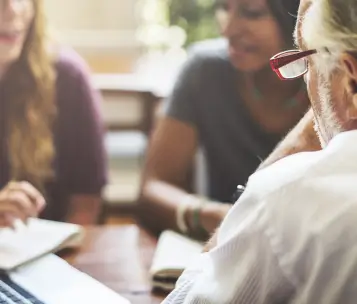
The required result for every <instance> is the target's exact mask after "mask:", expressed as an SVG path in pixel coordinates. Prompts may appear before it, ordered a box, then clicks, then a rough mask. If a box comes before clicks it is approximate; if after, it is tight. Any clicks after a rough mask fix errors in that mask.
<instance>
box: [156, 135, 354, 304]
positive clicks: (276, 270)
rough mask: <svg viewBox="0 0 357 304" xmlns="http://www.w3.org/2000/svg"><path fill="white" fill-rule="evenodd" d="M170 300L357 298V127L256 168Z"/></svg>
mask: <svg viewBox="0 0 357 304" xmlns="http://www.w3.org/2000/svg"><path fill="white" fill-rule="evenodd" d="M217 242H218V245H217V247H216V248H214V249H213V250H211V251H210V252H208V253H204V254H202V255H201V256H200V258H199V260H198V261H195V263H194V264H193V266H192V267H190V268H188V269H187V270H185V272H184V273H183V275H182V276H181V278H180V279H179V281H178V283H177V286H176V289H175V290H174V291H173V292H172V293H171V294H170V295H169V296H168V297H167V299H166V300H165V301H164V302H163V303H165V304H172V303H175V304H179V303H197V304H208V303H209V304H216V303H217V304H226V303H227V304H228V303H239V304H258V303H294V304H297V303H299V304H300V303H304V304H319V303H321V304H332V303H336V304H337V303H343V304H352V303H353V304H355V303H357V131H351V132H344V133H341V134H340V135H338V136H336V137H335V138H334V139H333V140H332V141H331V142H330V143H329V145H328V146H327V147H326V148H325V149H324V150H322V151H319V152H305V153H299V154H296V155H292V156H289V157H287V158H285V159H282V160H281V161H279V162H277V163H275V164H273V165H272V166H270V167H268V168H266V169H264V170H261V171H258V172H256V173H255V174H253V175H252V176H251V177H250V179H249V182H248V185H247V188H246V191H245V192H244V194H243V195H242V196H241V198H240V199H239V200H238V201H237V203H236V204H235V205H234V207H233V208H232V209H231V211H230V212H229V214H228V215H227V217H226V218H225V219H224V221H223V223H222V225H221V227H220V229H219V233H218V240H217Z"/></svg>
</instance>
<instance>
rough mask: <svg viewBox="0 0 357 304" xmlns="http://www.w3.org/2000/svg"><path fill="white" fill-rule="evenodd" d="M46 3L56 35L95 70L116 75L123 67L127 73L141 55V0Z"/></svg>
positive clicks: (81, 0) (66, 0)
mask: <svg viewBox="0 0 357 304" xmlns="http://www.w3.org/2000/svg"><path fill="white" fill-rule="evenodd" d="M151 1H152V0H151ZM44 2H45V8H46V12H47V16H48V21H49V23H50V25H51V26H52V28H53V29H54V32H55V35H56V36H57V37H58V39H59V40H60V41H62V42H64V43H65V44H69V45H71V46H73V47H74V48H75V49H76V50H77V51H78V52H79V53H80V54H81V55H82V56H83V57H85V58H86V59H87V61H89V64H90V65H92V67H94V70H97V71H98V69H99V70H100V71H98V72H115V71H116V69H120V66H122V67H123V69H124V70H125V71H122V72H128V71H127V69H128V68H129V66H130V64H132V63H133V62H134V61H135V60H136V59H137V58H138V57H139V56H140V52H141V47H142V46H141V45H140V44H139V42H138V41H137V39H136V35H135V34H136V29H137V28H138V26H139V23H140V20H139V18H138V16H139V14H138V12H137V2H138V0H45V1H44ZM108 69H113V70H112V71H111V70H108ZM118 72H121V71H118Z"/></svg>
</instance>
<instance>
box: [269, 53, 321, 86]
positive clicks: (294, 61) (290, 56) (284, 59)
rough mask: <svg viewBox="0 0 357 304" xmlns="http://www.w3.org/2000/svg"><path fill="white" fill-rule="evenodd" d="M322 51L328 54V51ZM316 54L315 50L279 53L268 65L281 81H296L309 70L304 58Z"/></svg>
mask: <svg viewBox="0 0 357 304" xmlns="http://www.w3.org/2000/svg"><path fill="white" fill-rule="evenodd" d="M324 51H326V52H328V49H324ZM317 52H318V51H317V50H308V51H299V50H289V51H285V52H281V53H279V54H276V55H275V56H273V57H272V58H271V59H270V65H271V68H272V69H273V71H274V72H275V73H276V74H277V75H278V76H279V78H280V79H281V80H292V79H296V78H299V77H302V76H303V75H305V74H306V73H307V71H308V69H309V65H308V61H307V58H306V57H307V56H310V55H313V54H316V53H317Z"/></svg>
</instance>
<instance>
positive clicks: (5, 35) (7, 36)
mask: <svg viewBox="0 0 357 304" xmlns="http://www.w3.org/2000/svg"><path fill="white" fill-rule="evenodd" d="M21 34H22V31H19V30H13V31H0V41H1V42H5V43H14V42H16V41H17V40H18V39H20V38H21Z"/></svg>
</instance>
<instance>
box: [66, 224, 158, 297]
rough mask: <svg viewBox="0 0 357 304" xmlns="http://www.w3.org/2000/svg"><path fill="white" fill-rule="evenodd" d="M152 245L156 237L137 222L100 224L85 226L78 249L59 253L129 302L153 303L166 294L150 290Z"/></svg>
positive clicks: (153, 249)
mask: <svg viewBox="0 0 357 304" xmlns="http://www.w3.org/2000/svg"><path fill="white" fill-rule="evenodd" d="M155 247H156V239H155V238H154V237H152V236H151V235H150V234H148V233H147V232H145V231H144V230H143V229H141V228H140V227H138V226H137V225H120V226H99V227H93V228H88V229H87V234H86V237H85V241H84V245H83V247H82V248H81V249H79V250H78V251H75V252H73V251H72V252H66V253H62V254H61V256H62V257H63V258H65V259H66V260H67V261H68V262H69V263H70V264H72V265H73V266H74V267H76V268H77V269H79V270H81V271H83V272H85V273H87V274H89V275H90V276H92V277H93V278H95V279H97V280H98V281H100V282H101V283H103V284H104V285H106V286H108V287H109V288H111V289H113V290H115V291H116V292H118V293H120V294H121V295H122V296H124V297H126V298H127V299H129V300H130V301H131V303H133V304H136V303H137V304H149V303H150V304H156V303H161V301H162V300H163V299H164V298H165V295H164V294H160V293H154V292H152V290H151V285H150V279H149V269H150V265H151V261H152V258H153V254H154V251H155Z"/></svg>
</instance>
